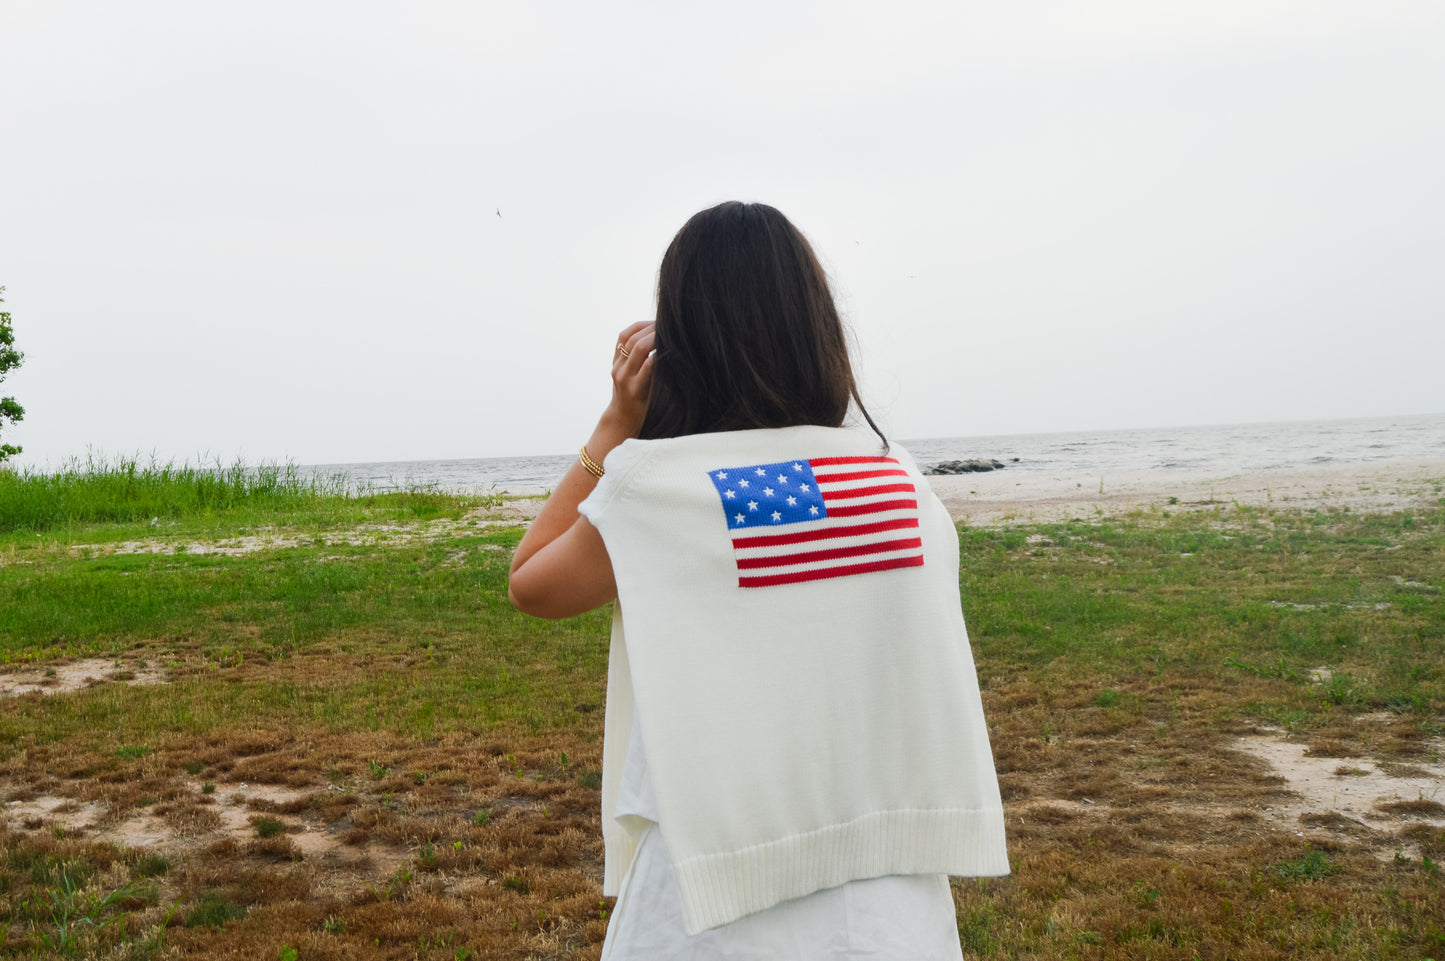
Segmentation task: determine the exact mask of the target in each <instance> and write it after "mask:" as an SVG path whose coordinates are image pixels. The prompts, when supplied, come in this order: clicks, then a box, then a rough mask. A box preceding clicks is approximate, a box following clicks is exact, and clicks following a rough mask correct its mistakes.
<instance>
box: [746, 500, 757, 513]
mask: <svg viewBox="0 0 1445 961" xmlns="http://www.w3.org/2000/svg"><path fill="white" fill-rule="evenodd" d="M757 509H758V502H757V501H748V510H750V511H755V510H757Z"/></svg>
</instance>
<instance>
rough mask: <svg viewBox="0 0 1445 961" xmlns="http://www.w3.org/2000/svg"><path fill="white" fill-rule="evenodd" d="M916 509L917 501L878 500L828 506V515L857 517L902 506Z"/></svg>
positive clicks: (897, 508) (894, 509) (900, 508)
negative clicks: (871, 502)
mask: <svg viewBox="0 0 1445 961" xmlns="http://www.w3.org/2000/svg"><path fill="white" fill-rule="evenodd" d="M905 507H906V508H909V509H910V510H915V511H916V510H918V501H878V502H876V503H873V504H854V505H853V506H852V507H830V508H828V516H829V517H857V516H858V515H859V514H878V513H882V512H883V511H896V510H902V509H903V508H905Z"/></svg>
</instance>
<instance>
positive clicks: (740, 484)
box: [738, 480, 748, 487]
mask: <svg viewBox="0 0 1445 961" xmlns="http://www.w3.org/2000/svg"><path fill="white" fill-rule="evenodd" d="M738 486H739V487H747V486H748V482H747V481H745V480H740V481H738Z"/></svg>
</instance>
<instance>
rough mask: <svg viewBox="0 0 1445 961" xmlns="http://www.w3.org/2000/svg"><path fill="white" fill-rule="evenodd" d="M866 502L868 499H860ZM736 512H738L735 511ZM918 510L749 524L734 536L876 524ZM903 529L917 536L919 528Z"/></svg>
mask: <svg viewBox="0 0 1445 961" xmlns="http://www.w3.org/2000/svg"><path fill="white" fill-rule="evenodd" d="M859 503H866V501H859ZM734 513H736V512H734ZM917 517H918V511H916V510H914V509H913V508H911V507H899V508H895V509H893V510H886V511H879V512H878V513H876V514H864V515H861V516H856V517H824V518H820V519H818V520H816V521H793V522H792V523H791V524H749V525H748V526H747V527H734V528H733V529H732V536H733V537H734V538H743V537H767V536H770V535H777V534H810V533H814V532H816V531H828V530H832V529H834V528H835V527H857V526H858V525H859V524H876V523H879V522H881V521H892V520H899V519H901V518H911V519H917ZM902 531H913V532H914V536H917V531H918V528H916V527H902V528H899V532H900V536H901V532H902ZM893 533H895V532H894V531H883V534H893ZM832 542H833V541H832V539H831V538H830V539H828V540H817V541H805V542H804V544H830V543H832ZM803 546H804V545H803V544H785V545H783V546H782V547H776V546H775V547H772V548H770V550H774V551H778V550H784V549H790V548H797V549H798V550H802V549H803Z"/></svg>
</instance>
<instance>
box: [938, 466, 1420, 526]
mask: <svg viewBox="0 0 1445 961" xmlns="http://www.w3.org/2000/svg"><path fill="white" fill-rule="evenodd" d="M928 481H929V483H930V486H932V488H933V491H934V493H935V494H937V495H938V498H939V500H941V501H943V505H944V506H945V507H946V508H948V513H949V516H951V517H952V518H953V519H954V521H964V522H966V523H969V524H978V525H985V526H987V525H995V524H1006V523H1054V522H1058V521H1063V520H1068V519H1069V518H1073V517H1092V516H1099V515H1114V514H1124V513H1128V512H1130V511H1136V510H1147V509H1150V508H1171V507H1176V508H1178V509H1181V510H1199V509H1211V508H1213V507H1214V506H1215V505H1216V504H1221V503H1222V504H1226V505H1228V504H1231V503H1233V504H1238V505H1240V506H1251V507H1291V508H1311V507H1313V508H1326V507H1344V508H1348V509H1350V510H1369V511H1391V510H1398V509H1400V508H1402V507H1406V506H1410V505H1412V504H1416V503H1418V502H1419V501H1420V500H1421V499H1422V498H1425V497H1429V496H1432V495H1433V496H1440V495H1439V492H1438V491H1437V489H1436V487H1437V483H1438V482H1441V481H1445V458H1436V459H1430V460H1419V461H1389V462H1386V463H1381V464H1347V465H1340V466H1335V467H1318V468H1309V469H1292V468H1285V469H1275V470H1256V471H1244V472H1241V473H1234V474H1219V473H1215V472H1211V471H1176V470H1148V469H1145V470H1132V471H1119V472H1116V473H1113V474H1104V475H1103V476H1102V477H1101V476H1100V475H1098V474H1083V473H1069V474H1057V475H1051V476H1040V475H1037V474H1020V473H1012V474H1011V473H1010V472H1009V470H1008V468H1004V469H1002V470H996V471H989V472H987V473H981V474H955V475H937V476H930V477H929V478H928ZM1171 498H1175V499H1176V500H1175V501H1174V502H1172V503H1171Z"/></svg>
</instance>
